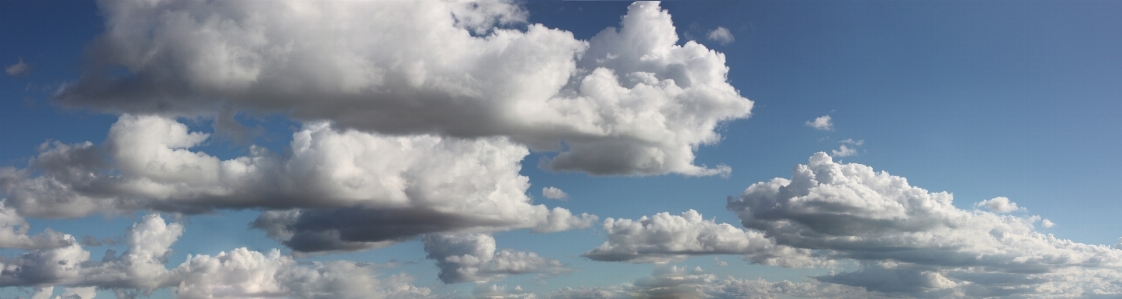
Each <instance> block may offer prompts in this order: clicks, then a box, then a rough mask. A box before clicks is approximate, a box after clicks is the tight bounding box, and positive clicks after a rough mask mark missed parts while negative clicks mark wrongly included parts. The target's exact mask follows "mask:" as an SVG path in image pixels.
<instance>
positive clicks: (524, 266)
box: [422, 233, 572, 283]
mask: <svg viewBox="0 0 1122 299" xmlns="http://www.w3.org/2000/svg"><path fill="white" fill-rule="evenodd" d="M422 241H424V244H425V252H426V253H428V255H427V256H426V257H427V258H429V259H432V260H435V261H436V265H437V267H438V268H440V274H439V275H438V277H439V278H440V281H442V282H444V283H459V282H474V283H485V282H490V281H496V280H502V279H503V278H505V277H506V276H507V275H514V274H529V273H539V274H547V275H556V274H561V273H566V272H571V271H572V269H569V268H566V267H565V265H564V264H562V263H561V262H560V261H557V260H554V259H548V258H544V257H541V256H538V255H537V254H536V253H533V252H522V251H513V250H498V251H496V250H495V238H494V237H491V236H490V235H486V234H478V233H467V234H428V235H425V236H424V237H423V238H422Z"/></svg>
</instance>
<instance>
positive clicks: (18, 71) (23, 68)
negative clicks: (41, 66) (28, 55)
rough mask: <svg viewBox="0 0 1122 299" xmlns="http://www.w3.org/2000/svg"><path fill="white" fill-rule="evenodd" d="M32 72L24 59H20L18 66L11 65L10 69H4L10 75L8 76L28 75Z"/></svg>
mask: <svg viewBox="0 0 1122 299" xmlns="http://www.w3.org/2000/svg"><path fill="white" fill-rule="evenodd" d="M30 70H31V66H28V65H27V63H26V62H23V57H20V58H19V62H16V64H13V65H9V66H8V67H5V68H4V72H5V73H8V76H19V75H24V74H27V72H28V71H30Z"/></svg>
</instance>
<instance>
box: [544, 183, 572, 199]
mask: <svg viewBox="0 0 1122 299" xmlns="http://www.w3.org/2000/svg"><path fill="white" fill-rule="evenodd" d="M542 196H545V198H549V199H557V200H565V199H567V198H569V194H568V193H565V191H561V189H558V188H557V187H553V186H549V187H545V188H542Z"/></svg>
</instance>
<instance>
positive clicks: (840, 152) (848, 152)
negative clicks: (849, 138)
mask: <svg viewBox="0 0 1122 299" xmlns="http://www.w3.org/2000/svg"><path fill="white" fill-rule="evenodd" d="M830 152H831V153H832V154H834V156H835V157H849V156H856V155H857V149H854V148H850V147H848V146H845V145H844V144H842V145H841V147H839V148H838V149H836V150H832V151H830Z"/></svg>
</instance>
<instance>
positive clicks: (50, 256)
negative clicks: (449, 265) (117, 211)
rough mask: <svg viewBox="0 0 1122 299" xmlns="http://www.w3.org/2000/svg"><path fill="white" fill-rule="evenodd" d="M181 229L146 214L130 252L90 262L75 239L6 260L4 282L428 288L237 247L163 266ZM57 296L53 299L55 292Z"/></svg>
mask: <svg viewBox="0 0 1122 299" xmlns="http://www.w3.org/2000/svg"><path fill="white" fill-rule="evenodd" d="M183 230H184V228H183V226H182V225H181V224H178V223H167V222H165V221H164V219H163V218H162V217H160V216H159V215H155V214H153V215H147V216H145V217H144V218H143V219H141V220H140V221H139V222H137V223H135V224H134V225H132V226H131V227H129V229H128V230H127V231H126V233H125V242H126V244H127V245H128V250H127V251H125V252H124V253H122V254H120V255H116V254H115V253H114V252H113V251H112V250H109V251H107V253H106V256H105V257H104V258H102V260H100V261H97V260H91V259H90V258H89V257H90V253H89V252H88V251H86V250H84V249H82V248H81V247H80V246H79V244H78V243H76V242H75V243H72V244H71V245H70V246H67V247H62V248H55V249H45V250H35V251H32V252H29V253H27V254H23V255H20V256H18V257H15V258H5V259H3V260H2V261H0V263H2V264H3V269H4V271H3V272H0V285H2V286H42V285H47V286H48V287H46V288H43V289H41V290H40V292H38V293H37V296H38V295H45V296H48V297H44V298H49V296H50V294H51V292H52V291H53V286H66V287H67V289H66V292H65V293H64V294H63V295H62V296H61V298H64V299H72V298H75V297H74V296H78V297H80V298H93V295H94V294H95V293H94V291H95V289H99V288H100V289H113V290H117V291H118V292H119V293H130V291H129V290H136V291H140V292H142V293H148V294H150V293H151V292H152V291H153V290H156V289H162V288H174V290H175V293H176V297H177V298H266V297H288V298H419V297H425V296H428V295H429V293H430V290H428V289H426V288H418V287H415V286H412V285H410V284H409V282H410V281H411V280H412V277H410V276H408V275H404V274H398V275H392V276H389V277H387V278H385V279H379V277H378V275H377V273H376V272H375V270H376V269H375V265H373V264H369V263H355V262H349V261H331V262H315V263H311V264H304V263H298V262H297V261H296V260H295V259H293V258H292V257H290V256H283V255H281V254H280V251H278V250H272V251H270V252H267V253H262V252H257V251H252V250H248V249H246V248H237V249H234V250H231V251H229V252H221V253H219V254H217V255H214V256H210V255H191V256H188V257H187V260H186V261H184V262H183V263H182V264H181V265H179V266H178V267H175V268H171V269H168V268H167V267H166V266H165V264H166V263H167V257H168V254H169V253H170V252H171V251H170V249H169V247H170V246H171V245H172V243H174V242H175V241H176V240H177V239H178V238H179V236H181V235H182V234H183ZM56 298H58V297H56Z"/></svg>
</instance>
